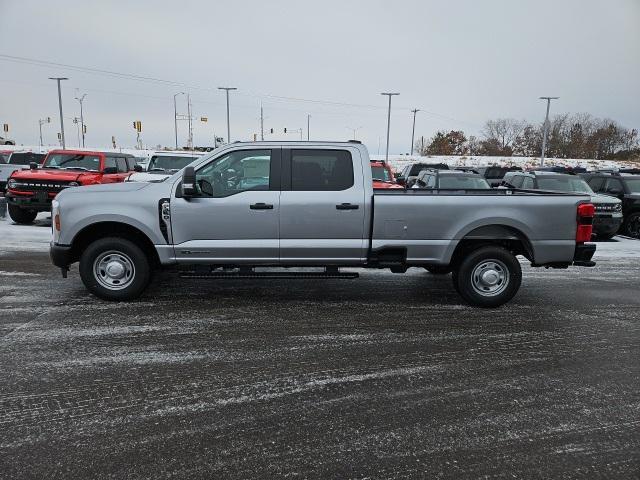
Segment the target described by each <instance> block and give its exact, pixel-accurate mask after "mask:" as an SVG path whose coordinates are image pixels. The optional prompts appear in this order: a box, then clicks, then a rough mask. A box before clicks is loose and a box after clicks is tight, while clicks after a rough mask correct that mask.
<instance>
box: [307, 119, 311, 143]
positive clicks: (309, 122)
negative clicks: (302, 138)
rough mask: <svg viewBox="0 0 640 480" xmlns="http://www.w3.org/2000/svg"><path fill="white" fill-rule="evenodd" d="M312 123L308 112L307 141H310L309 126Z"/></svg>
mask: <svg viewBox="0 0 640 480" xmlns="http://www.w3.org/2000/svg"><path fill="white" fill-rule="evenodd" d="M310 125H311V115H309V114H307V142H308V141H309V136H310V133H309V126H310Z"/></svg>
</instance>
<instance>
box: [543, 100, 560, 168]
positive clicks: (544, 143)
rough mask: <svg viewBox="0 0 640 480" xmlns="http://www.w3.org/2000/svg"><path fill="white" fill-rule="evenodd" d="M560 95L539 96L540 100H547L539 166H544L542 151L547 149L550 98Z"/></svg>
mask: <svg viewBox="0 0 640 480" xmlns="http://www.w3.org/2000/svg"><path fill="white" fill-rule="evenodd" d="M558 98H560V97H540V100H546V101H547V114H546V115H545V117H544V133H543V134H542V152H541V155H540V166H541V167H543V166H544V153H545V151H546V150H547V135H548V131H549V107H550V106H551V100H557V99H558Z"/></svg>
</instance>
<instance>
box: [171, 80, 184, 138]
mask: <svg viewBox="0 0 640 480" xmlns="http://www.w3.org/2000/svg"><path fill="white" fill-rule="evenodd" d="M178 95H184V92H179V93H176V94H175V95H174V96H173V131H174V133H175V136H176V150H177V149H178V107H177V105H176V97H177V96H178Z"/></svg>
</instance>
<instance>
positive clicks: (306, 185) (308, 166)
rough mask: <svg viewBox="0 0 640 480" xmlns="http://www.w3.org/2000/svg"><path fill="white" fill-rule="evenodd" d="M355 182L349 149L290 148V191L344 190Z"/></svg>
mask: <svg viewBox="0 0 640 480" xmlns="http://www.w3.org/2000/svg"><path fill="white" fill-rule="evenodd" d="M353 184H354V176H353V160H352V158H351V153H350V152H348V151H347V150H304V149H294V150H291V190H294V191H341V190H347V189H349V188H351V187H352V186H353Z"/></svg>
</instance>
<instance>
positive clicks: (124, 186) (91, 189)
mask: <svg viewBox="0 0 640 480" xmlns="http://www.w3.org/2000/svg"><path fill="white" fill-rule="evenodd" d="M148 185H149V183H143V182H120V183H103V184H97V185H85V186H83V187H77V188H67V189H65V190H63V191H62V192H61V193H60V195H62V194H65V195H68V194H81V195H86V194H87V193H126V192H135V191H137V190H141V189H143V188H144V187H146V186H148Z"/></svg>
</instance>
